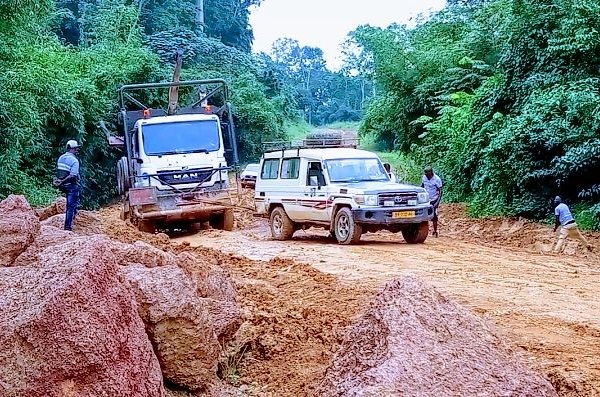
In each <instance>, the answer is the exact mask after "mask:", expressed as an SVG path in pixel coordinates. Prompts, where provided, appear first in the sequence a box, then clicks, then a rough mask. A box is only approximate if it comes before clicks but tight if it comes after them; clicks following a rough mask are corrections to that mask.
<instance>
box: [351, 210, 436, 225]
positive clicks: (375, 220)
mask: <svg viewBox="0 0 600 397" xmlns="http://www.w3.org/2000/svg"><path fill="white" fill-rule="evenodd" d="M413 211H414V216H408V217H402V218H399V217H394V215H393V214H394V213H407V212H409V213H410V212H413ZM352 215H353V216H354V221H355V222H357V223H367V224H371V225H396V224H409V223H421V222H426V221H430V220H431V219H432V218H433V206H431V205H429V206H425V207H388V208H382V207H379V208H368V209H366V208H361V209H355V210H352Z"/></svg>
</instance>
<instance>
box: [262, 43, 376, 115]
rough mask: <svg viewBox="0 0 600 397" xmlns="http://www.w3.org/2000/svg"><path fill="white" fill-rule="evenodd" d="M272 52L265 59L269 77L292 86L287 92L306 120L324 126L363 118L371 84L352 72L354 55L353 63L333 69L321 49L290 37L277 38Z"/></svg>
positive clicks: (278, 82) (355, 62) (280, 83)
mask: <svg viewBox="0 0 600 397" xmlns="http://www.w3.org/2000/svg"><path fill="white" fill-rule="evenodd" d="M272 53H273V59H265V63H266V64H267V65H268V66H269V69H270V73H271V75H272V78H273V79H274V80H275V82H276V84H278V85H279V87H280V88H281V86H282V85H283V86H286V87H290V88H291V90H289V92H290V93H291V95H292V96H293V99H294V102H295V104H296V107H298V108H300V109H301V110H302V113H303V116H304V119H305V120H306V122H308V123H309V124H313V125H324V124H328V123H334V122H339V121H359V120H360V119H361V118H362V115H363V107H364V105H365V103H366V100H367V98H368V97H369V95H370V88H371V86H370V85H369V82H368V81H367V80H368V78H365V77H362V76H356V75H355V72H356V67H358V66H356V65H357V62H358V61H357V60H356V59H355V58H352V59H353V63H352V65H349V66H348V67H346V68H344V69H342V70H341V71H339V72H332V71H330V70H328V69H327V67H326V65H325V60H324V58H323V51H322V50H321V49H320V48H316V47H310V46H301V45H300V44H299V43H298V41H296V40H292V39H289V38H283V39H279V40H277V41H276V42H275V43H274V45H273V50H272ZM348 57H349V55H348ZM349 59H350V58H349Z"/></svg>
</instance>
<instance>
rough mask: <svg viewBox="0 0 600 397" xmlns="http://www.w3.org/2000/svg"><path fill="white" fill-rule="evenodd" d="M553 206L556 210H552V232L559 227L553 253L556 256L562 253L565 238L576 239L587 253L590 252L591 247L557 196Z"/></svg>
mask: <svg viewBox="0 0 600 397" xmlns="http://www.w3.org/2000/svg"><path fill="white" fill-rule="evenodd" d="M554 205H556V208H555V209H554V215H555V223H554V231H555V232H556V229H557V228H558V227H559V226H560V234H559V235H558V241H557V242H556V245H555V246H554V253H555V254H558V253H560V252H562V250H563V248H564V245H565V240H566V239H567V237H573V238H576V239H577V240H579V241H581V242H582V243H583V244H584V245H585V247H586V248H587V249H588V251H591V250H592V246H591V245H590V243H588V242H587V240H586V239H585V237H583V235H582V234H581V232H580V231H579V227H577V223H575V218H573V215H572V214H571V210H570V209H569V207H568V206H567V205H566V204H565V203H563V202H562V199H561V198H560V197H559V196H556V198H555V199H554Z"/></svg>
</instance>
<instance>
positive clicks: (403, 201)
mask: <svg viewBox="0 0 600 397" xmlns="http://www.w3.org/2000/svg"><path fill="white" fill-rule="evenodd" d="M408 200H415V201H416V200H417V193H415V192H388V193H379V205H383V203H384V202H386V201H393V202H394V205H408Z"/></svg>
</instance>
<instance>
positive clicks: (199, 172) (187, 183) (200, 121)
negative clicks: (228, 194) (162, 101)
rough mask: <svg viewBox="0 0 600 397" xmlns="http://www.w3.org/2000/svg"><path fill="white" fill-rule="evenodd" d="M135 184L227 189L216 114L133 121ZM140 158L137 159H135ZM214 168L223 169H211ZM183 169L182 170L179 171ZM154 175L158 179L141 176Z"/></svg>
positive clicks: (178, 187) (220, 135) (223, 155)
mask: <svg viewBox="0 0 600 397" xmlns="http://www.w3.org/2000/svg"><path fill="white" fill-rule="evenodd" d="M134 128H135V140H136V142H137V145H135V146H136V148H137V150H136V153H135V157H136V161H135V163H134V164H135V169H136V174H137V175H140V176H141V178H138V179H137V180H136V187H144V186H155V187H156V188H157V189H158V190H173V189H190V188H193V187H195V186H196V185H197V184H198V183H199V184H200V187H202V188H212V187H216V188H223V189H224V188H228V187H229V180H228V177H227V171H226V170H224V168H226V167H227V161H226V159H225V149H224V143H223V136H222V134H221V125H220V120H219V118H218V117H217V116H215V115H203V114H189V115H178V116H163V117H154V118H153V117H151V116H150V117H148V118H145V119H140V120H138V121H137V122H136V124H135V127H134ZM137 159H139V160H137ZM215 169H222V171H219V172H213V170H215ZM182 171H184V172H182ZM147 175H157V178H150V177H147V178H144V176H147Z"/></svg>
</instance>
